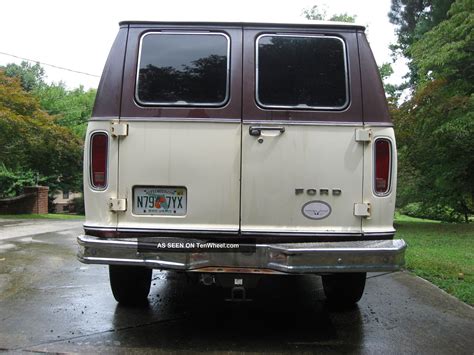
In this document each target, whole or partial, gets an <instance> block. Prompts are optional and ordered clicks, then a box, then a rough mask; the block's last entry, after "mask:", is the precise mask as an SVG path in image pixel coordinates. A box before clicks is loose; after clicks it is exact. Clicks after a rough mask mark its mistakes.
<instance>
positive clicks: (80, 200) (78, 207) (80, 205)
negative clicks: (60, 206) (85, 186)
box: [72, 196, 86, 215]
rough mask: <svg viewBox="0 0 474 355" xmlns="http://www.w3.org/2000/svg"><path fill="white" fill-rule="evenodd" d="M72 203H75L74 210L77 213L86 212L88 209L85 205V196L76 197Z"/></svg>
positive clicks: (82, 213)
mask: <svg viewBox="0 0 474 355" xmlns="http://www.w3.org/2000/svg"><path fill="white" fill-rule="evenodd" d="M72 203H73V204H74V212H75V213H77V214H81V215H84V214H86V209H85V207H84V196H81V197H75V198H74V199H73V200H72Z"/></svg>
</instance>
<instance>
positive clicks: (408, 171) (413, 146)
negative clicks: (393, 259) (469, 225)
mask: <svg viewBox="0 0 474 355" xmlns="http://www.w3.org/2000/svg"><path fill="white" fill-rule="evenodd" d="M433 11H434V10H433ZM447 16H448V18H447V19H445V20H444V21H442V22H440V23H439V24H438V25H436V26H435V27H433V28H432V29H431V30H430V31H428V32H426V33H424V34H423V35H422V36H421V37H420V38H419V39H418V40H416V41H415V42H413V43H412V44H411V45H410V46H408V47H407V53H410V55H411V58H412V61H413V63H414V64H415V67H416V68H417V73H416V74H417V77H418V84H417V85H416V87H415V89H416V90H415V92H414V95H413V97H412V98H411V99H410V100H408V101H407V102H405V103H404V104H402V105H401V106H400V107H399V108H395V109H394V110H393V114H394V119H395V124H396V129H397V134H398V136H397V137H398V142H399V146H400V149H399V157H400V159H399V161H400V163H401V168H402V169H400V170H401V174H400V176H399V187H400V190H399V191H400V200H401V201H402V202H403V203H405V204H407V203H410V202H417V205H416V206H418V207H417V210H418V211H419V213H418V215H427V213H428V214H431V215H432V216H433V215H437V217H438V218H439V219H443V220H453V219H458V218H459V216H463V217H464V219H465V221H466V222H467V221H468V220H469V215H470V214H472V213H474V184H473V181H474V144H473V142H474V93H473V89H474V80H473V79H474V77H473V76H474V64H473V63H474V51H473V49H474V37H473V33H474V13H473V5H472V1H471V0H457V1H456V2H455V3H453V5H452V6H451V9H450V10H449V12H448V14H447ZM446 211H450V212H449V213H448V215H449V216H447V215H446Z"/></svg>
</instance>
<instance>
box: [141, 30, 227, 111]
mask: <svg viewBox="0 0 474 355" xmlns="http://www.w3.org/2000/svg"><path fill="white" fill-rule="evenodd" d="M140 46H141V47H140V56H139V63H138V74H137V85H136V99H137V101H138V102H139V103H140V104H144V105H164V106H168V105H176V106H220V105H223V104H224V103H225V102H226V101H227V97H228V87H229V77H228V76H229V75H228V74H229V48H230V47H229V38H228V37H227V36H226V35H224V34H220V33H179V32H163V33H158V32H155V33H147V34H145V35H144V36H143V37H142V39H141V45H140Z"/></svg>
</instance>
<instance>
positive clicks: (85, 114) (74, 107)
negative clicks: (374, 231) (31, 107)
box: [34, 83, 97, 138]
mask: <svg viewBox="0 0 474 355" xmlns="http://www.w3.org/2000/svg"><path fill="white" fill-rule="evenodd" d="M96 92H97V91H96V90H95V89H89V90H87V91H86V90H84V87H82V86H80V87H78V88H76V89H73V90H67V89H66V87H65V85H64V83H58V84H50V85H46V84H45V85H41V86H40V87H39V88H38V89H36V90H35V91H34V94H35V96H36V97H38V99H39V103H40V105H41V108H42V109H44V110H45V111H46V112H48V113H49V114H50V115H52V116H54V117H55V120H56V123H57V124H58V125H60V126H64V127H68V128H70V129H71V130H72V131H73V132H74V133H75V134H76V135H77V136H78V137H80V138H83V137H84V134H85V130H86V127H87V120H88V119H89V118H90V117H91V115H92V108H93V106H94V100H95V96H96Z"/></svg>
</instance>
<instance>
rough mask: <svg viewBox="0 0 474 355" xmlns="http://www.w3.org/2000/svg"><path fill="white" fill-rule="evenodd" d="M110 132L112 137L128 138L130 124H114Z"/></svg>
mask: <svg viewBox="0 0 474 355" xmlns="http://www.w3.org/2000/svg"><path fill="white" fill-rule="evenodd" d="M110 130H111V133H112V137H126V136H128V123H119V122H112V125H111V128H110Z"/></svg>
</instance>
